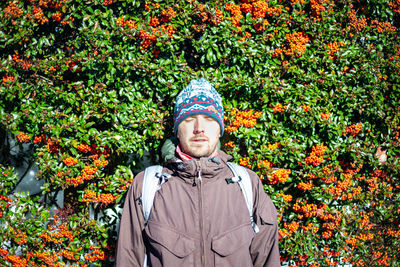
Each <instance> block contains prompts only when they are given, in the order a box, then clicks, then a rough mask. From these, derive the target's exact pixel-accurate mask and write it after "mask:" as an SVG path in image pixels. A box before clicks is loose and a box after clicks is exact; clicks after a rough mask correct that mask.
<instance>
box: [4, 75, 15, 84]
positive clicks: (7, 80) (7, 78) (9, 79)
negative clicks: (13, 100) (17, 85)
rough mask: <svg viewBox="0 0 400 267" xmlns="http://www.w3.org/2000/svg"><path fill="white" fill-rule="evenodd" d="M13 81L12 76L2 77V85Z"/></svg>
mask: <svg viewBox="0 0 400 267" xmlns="http://www.w3.org/2000/svg"><path fill="white" fill-rule="evenodd" d="M14 80H15V77H14V76H12V75H11V76H9V75H4V76H3V83H9V82H13V81H14Z"/></svg>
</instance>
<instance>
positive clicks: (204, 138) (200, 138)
mask: <svg viewBox="0 0 400 267" xmlns="http://www.w3.org/2000/svg"><path fill="white" fill-rule="evenodd" d="M207 141H208V138H207V137H195V138H192V142H195V143H202V142H207Z"/></svg>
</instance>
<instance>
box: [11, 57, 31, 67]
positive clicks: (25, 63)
mask: <svg viewBox="0 0 400 267" xmlns="http://www.w3.org/2000/svg"><path fill="white" fill-rule="evenodd" d="M12 59H13V61H15V62H16V63H17V64H18V65H19V66H20V67H21V68H22V69H23V70H27V69H29V68H31V67H32V63H31V62H30V61H29V60H28V59H29V56H27V59H26V60H25V59H22V58H20V57H19V55H18V53H15V54H14V55H13V56H12Z"/></svg>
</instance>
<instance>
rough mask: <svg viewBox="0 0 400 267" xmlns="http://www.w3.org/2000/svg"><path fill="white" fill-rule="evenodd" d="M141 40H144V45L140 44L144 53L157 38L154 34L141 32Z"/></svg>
mask: <svg viewBox="0 0 400 267" xmlns="http://www.w3.org/2000/svg"><path fill="white" fill-rule="evenodd" d="M139 38H140V39H142V43H141V44H140V46H141V48H142V50H143V51H147V49H148V48H149V46H151V45H152V44H154V43H155V42H156V41H157V36H155V35H154V34H150V33H148V32H146V31H139Z"/></svg>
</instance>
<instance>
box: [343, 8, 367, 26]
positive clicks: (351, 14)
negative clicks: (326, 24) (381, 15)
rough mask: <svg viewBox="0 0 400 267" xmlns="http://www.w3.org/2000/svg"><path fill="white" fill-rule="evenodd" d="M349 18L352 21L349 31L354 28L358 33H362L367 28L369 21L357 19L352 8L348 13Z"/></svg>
mask: <svg viewBox="0 0 400 267" xmlns="http://www.w3.org/2000/svg"><path fill="white" fill-rule="evenodd" d="M347 16H348V18H349V19H350V22H349V27H348V28H349V29H350V28H354V29H355V30H356V31H361V30H363V29H364V28H365V26H367V19H366V18H357V16H356V11H355V10H354V9H353V8H352V6H351V10H350V11H349V12H347Z"/></svg>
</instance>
